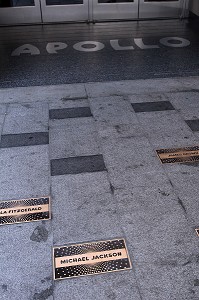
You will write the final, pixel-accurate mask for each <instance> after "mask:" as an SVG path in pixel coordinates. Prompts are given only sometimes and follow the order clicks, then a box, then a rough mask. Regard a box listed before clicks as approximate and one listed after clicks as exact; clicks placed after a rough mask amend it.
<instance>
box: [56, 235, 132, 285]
mask: <svg viewBox="0 0 199 300" xmlns="http://www.w3.org/2000/svg"><path fill="white" fill-rule="evenodd" d="M53 269H54V280H59V279H66V278H72V277H79V276H86V275H94V274H102V273H107V272H116V271H122V270H128V269H131V261H130V258H129V255H128V251H127V248H126V243H125V240H124V239H115V240H108V241H100V242H91V243H84V244H75V245H71V246H70V245H69V246H62V247H54V248H53Z"/></svg>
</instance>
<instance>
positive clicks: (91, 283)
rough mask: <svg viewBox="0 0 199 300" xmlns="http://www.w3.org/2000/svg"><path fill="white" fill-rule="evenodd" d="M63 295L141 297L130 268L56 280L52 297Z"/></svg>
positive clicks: (101, 298) (134, 299) (101, 299)
mask: <svg viewBox="0 0 199 300" xmlns="http://www.w3.org/2000/svg"><path fill="white" fill-rule="evenodd" d="M65 297H71V298H73V299H77V300H88V299H93V298H95V299H97V300H110V299H120V298H121V297H124V298H125V299H126V300H141V299H142V297H141V295H140V292H139V289H138V287H137V283H136V278H135V275H134V272H133V271H132V270H131V271H121V272H115V273H110V274H104V275H95V276H88V277H82V278H77V279H75V278H74V279H73V280H71V279H68V280H63V281H60V282H56V283H55V289H54V299H55V300H58V299H64V298H65Z"/></svg>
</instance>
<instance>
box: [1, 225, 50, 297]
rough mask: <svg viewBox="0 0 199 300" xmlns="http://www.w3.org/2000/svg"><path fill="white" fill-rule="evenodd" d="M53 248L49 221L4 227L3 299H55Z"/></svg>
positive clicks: (2, 249)
mask: <svg viewBox="0 0 199 300" xmlns="http://www.w3.org/2000/svg"><path fill="white" fill-rule="evenodd" d="M51 247H52V231H51V224H50V222H49V221H44V222H32V223H21V224H14V225H7V226H1V243H0V252H1V265H0V272H1V274H2V276H1V279H0V289H1V299H2V300H6V299H22V300H27V299H35V300H36V299H48V300H51V299H53V298H52V295H53V281H52V266H51V264H52V261H51ZM38 270H39V272H38ZM42 295H43V297H42ZM45 295H46V297H45ZM47 295H48V297H47Z"/></svg>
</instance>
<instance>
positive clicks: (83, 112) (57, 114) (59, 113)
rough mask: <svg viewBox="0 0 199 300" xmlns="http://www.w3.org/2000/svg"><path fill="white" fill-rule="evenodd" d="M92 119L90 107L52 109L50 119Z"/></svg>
mask: <svg viewBox="0 0 199 300" xmlns="http://www.w3.org/2000/svg"><path fill="white" fill-rule="evenodd" d="M84 117H92V114H91V110H90V107H74V108H63V109H51V110H50V119H67V118H84Z"/></svg>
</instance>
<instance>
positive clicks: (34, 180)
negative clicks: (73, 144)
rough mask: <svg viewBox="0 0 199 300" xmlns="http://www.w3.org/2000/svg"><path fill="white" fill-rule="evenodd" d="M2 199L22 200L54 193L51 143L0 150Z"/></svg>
mask: <svg viewBox="0 0 199 300" xmlns="http://www.w3.org/2000/svg"><path fill="white" fill-rule="evenodd" d="M0 185H1V189H0V199H1V200H11V199H13V200H18V199H23V198H25V199H26V198H31V197H40V196H46V195H49V193H50V163H49V153H48V146H46V145H42V146H31V147H16V148H10V149H1V150H0Z"/></svg>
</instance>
